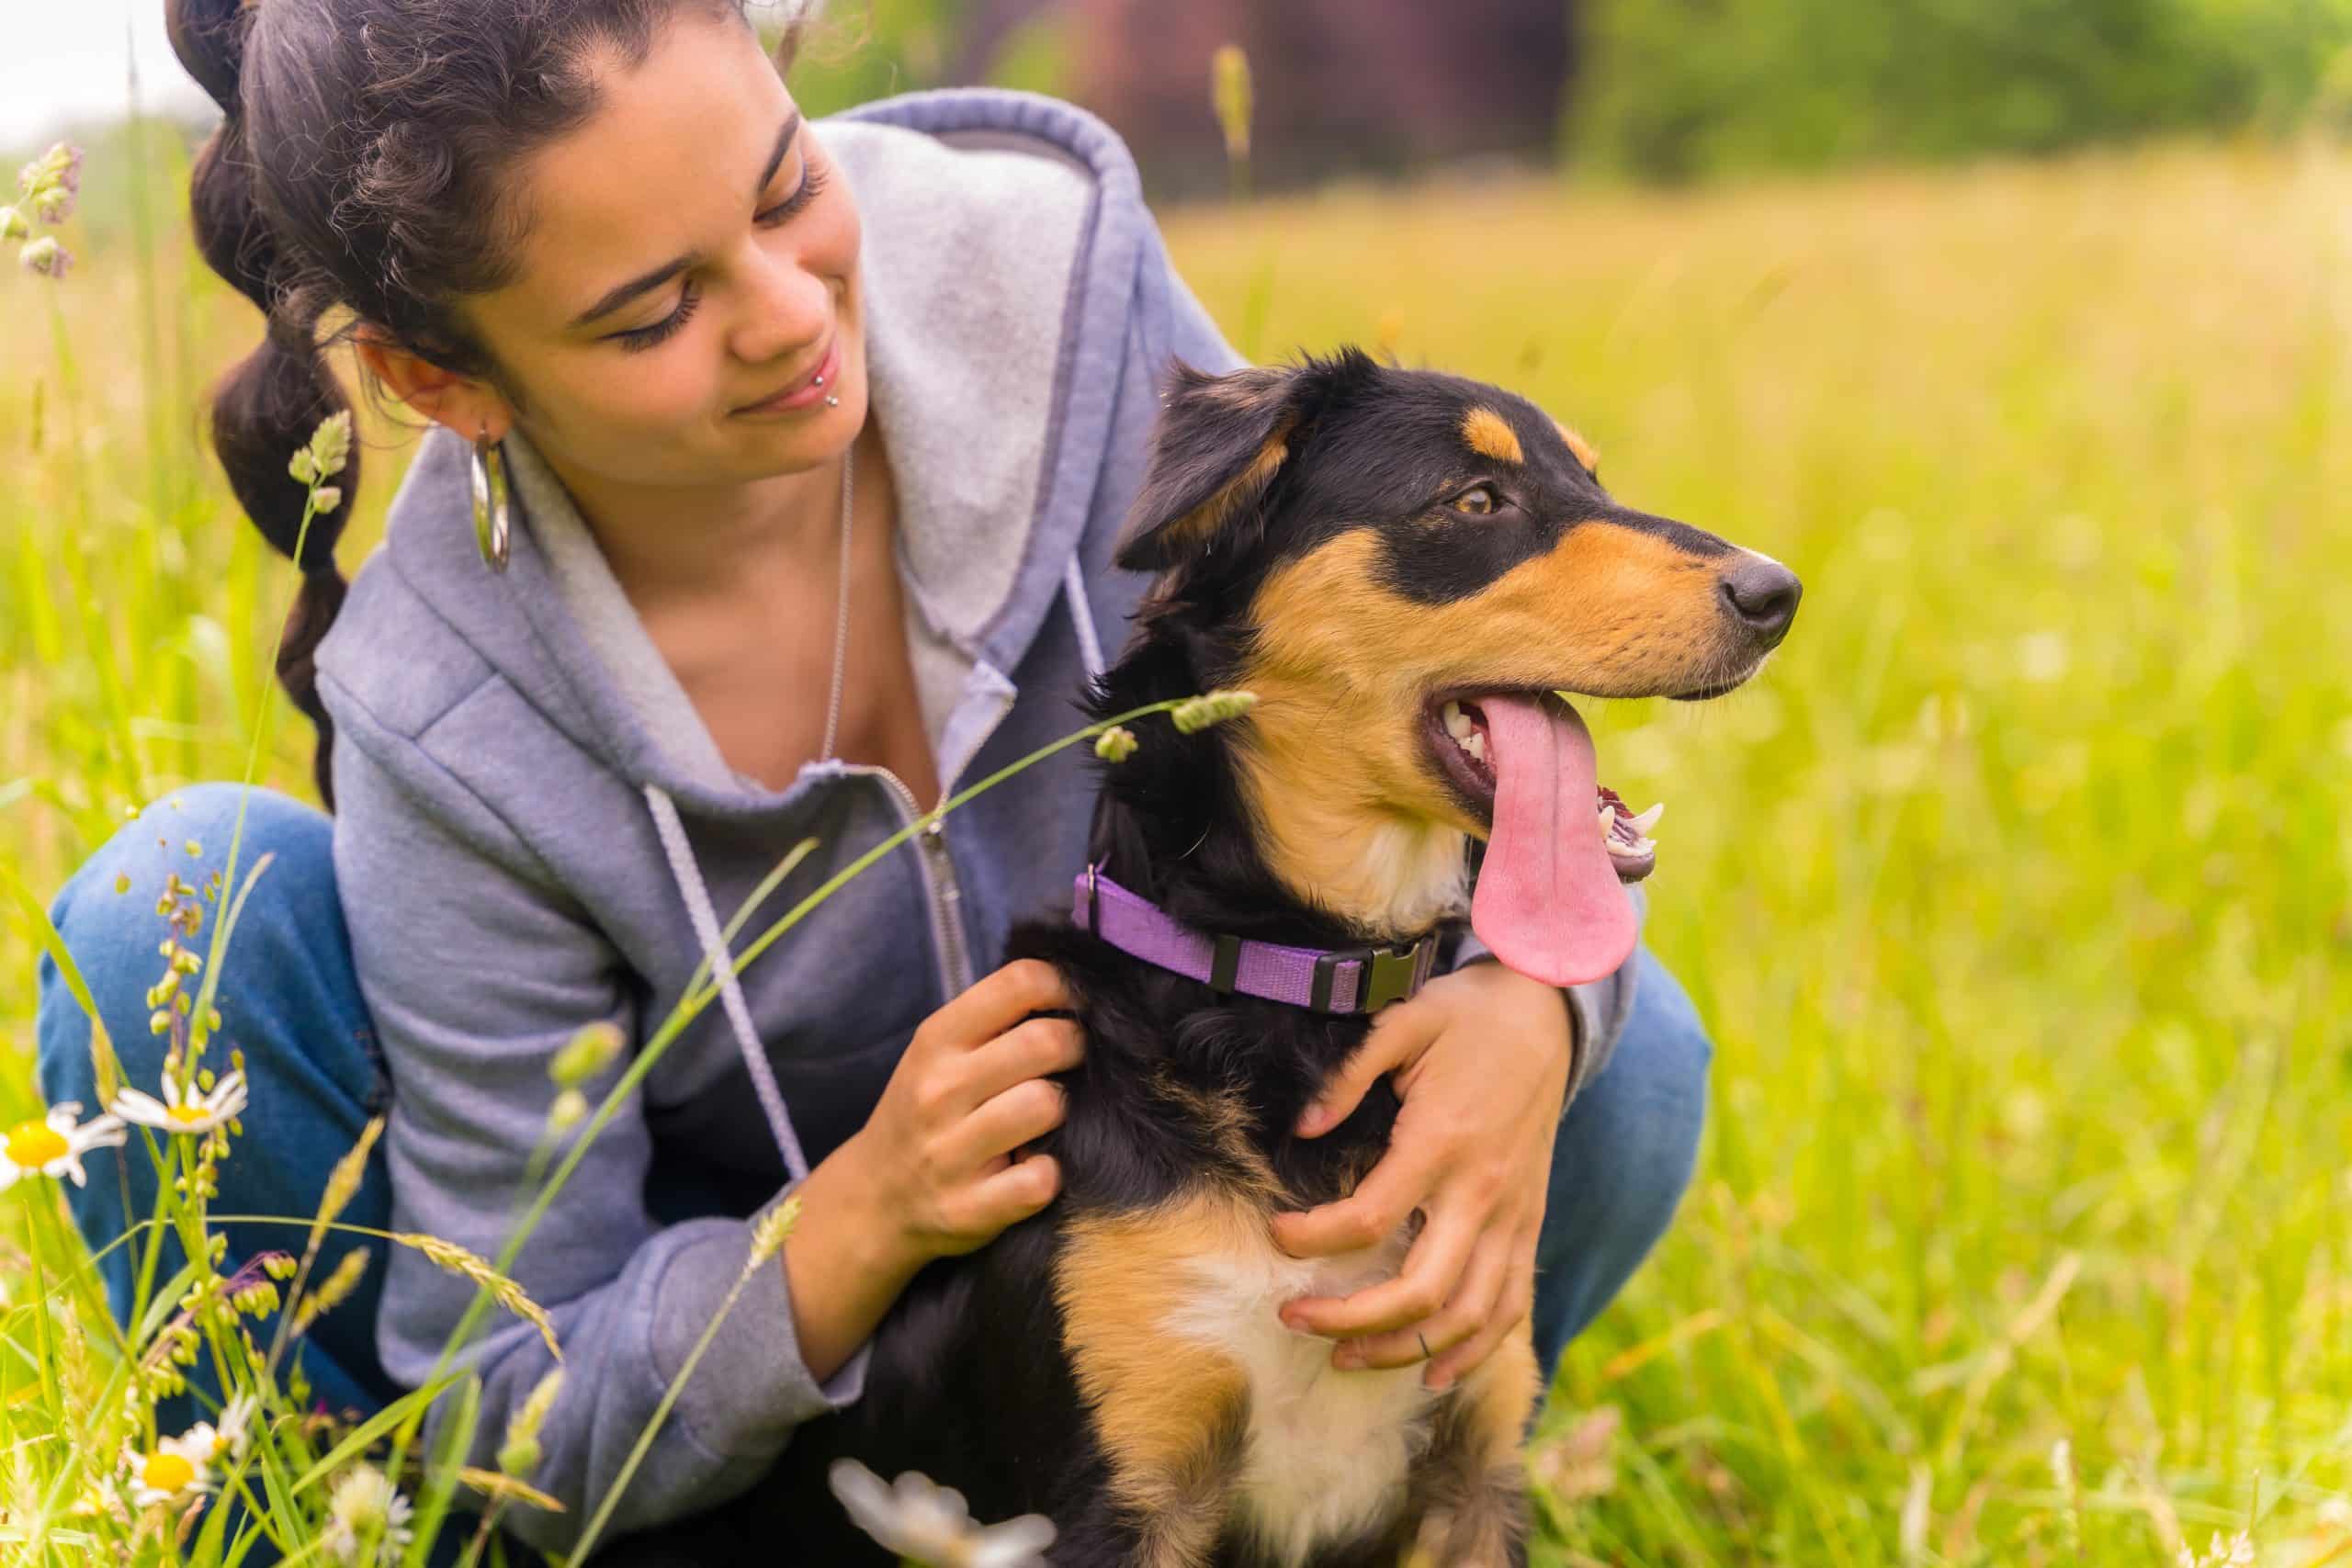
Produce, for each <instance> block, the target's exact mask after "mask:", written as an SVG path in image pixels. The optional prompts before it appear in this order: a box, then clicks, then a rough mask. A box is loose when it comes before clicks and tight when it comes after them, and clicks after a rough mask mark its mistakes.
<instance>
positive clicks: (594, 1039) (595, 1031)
mask: <svg viewBox="0 0 2352 1568" xmlns="http://www.w3.org/2000/svg"><path fill="white" fill-rule="evenodd" d="M627 1043H628V1041H627V1039H626V1038H624V1037H623V1035H622V1034H621V1026H620V1025H619V1024H617V1023H615V1022H613V1021H611V1020H610V1019H599V1020H597V1021H595V1022H594V1023H591V1024H588V1025H586V1026H584V1027H583V1028H582V1030H581V1031H580V1032H579V1033H577V1034H575V1035H573V1036H572V1037H571V1042H570V1043H568V1044H566V1045H565V1046H564V1048H563V1049H562V1050H560V1051H558V1052H557V1053H556V1054H555V1059H554V1060H553V1061H551V1062H549V1063H548V1077H550V1078H552V1079H553V1080H554V1081H555V1083H556V1086H557V1087H558V1088H560V1089H578V1088H579V1087H580V1086H581V1085H582V1084H584V1083H586V1082H587V1081H588V1080H589V1079H591V1078H593V1077H595V1076H596V1075H597V1074H599V1073H601V1072H603V1071H604V1070H605V1068H606V1067H609V1066H612V1065H613V1063H614V1062H615V1061H616V1060H617V1059H618V1058H619V1056H620V1054H621V1047H622V1046H623V1045H625V1044H627Z"/></svg>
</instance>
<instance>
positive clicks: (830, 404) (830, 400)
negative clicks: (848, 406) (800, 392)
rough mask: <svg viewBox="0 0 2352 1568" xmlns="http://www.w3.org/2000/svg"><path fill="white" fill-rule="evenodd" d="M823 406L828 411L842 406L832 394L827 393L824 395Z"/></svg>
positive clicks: (840, 401)
mask: <svg viewBox="0 0 2352 1568" xmlns="http://www.w3.org/2000/svg"><path fill="white" fill-rule="evenodd" d="M825 406H826V407H827V408H829V409H837V408H839V407H841V406H842V400H840V399H839V398H837V397H835V396H833V395H832V393H831V392H827V393H826V394H825Z"/></svg>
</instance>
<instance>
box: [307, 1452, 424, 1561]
mask: <svg viewBox="0 0 2352 1568" xmlns="http://www.w3.org/2000/svg"><path fill="white" fill-rule="evenodd" d="M410 1512H411V1509H410V1507H409V1501H408V1499H407V1498H405V1497H403V1496H401V1495H400V1492H399V1490H398V1489H397V1488H396V1487H394V1486H393V1485H392V1483H391V1482H390V1480H388V1479H387V1478H386V1477H385V1475H384V1472H382V1471H380V1470H378V1469H377V1468H376V1467H375V1466H374V1465H372V1464H356V1465H354V1466H352V1467H351V1468H350V1469H349V1470H346V1471H345V1472H343V1476H342V1479H340V1480H338V1481H337V1482H336V1483H334V1494H333V1495H331V1496H329V1498H328V1499H327V1513H328V1515H329V1522H328V1525H327V1532H326V1533H327V1550H328V1551H330V1552H332V1553H333V1554H334V1555H335V1556H336V1557H338V1558H340V1559H342V1560H343V1561H344V1562H355V1561H356V1560H357V1558H358V1556H359V1551H360V1548H361V1546H362V1545H363V1544H364V1543H365V1542H366V1540H368V1532H369V1531H370V1530H374V1531H376V1532H378V1533H377V1537H376V1539H377V1541H378V1543H379V1545H380V1546H382V1547H385V1548H389V1549H390V1552H391V1553H398V1552H400V1551H406V1550H407V1548H408V1542H409V1523H408V1519H409V1514H410Z"/></svg>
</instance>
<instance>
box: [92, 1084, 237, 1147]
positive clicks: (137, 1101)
mask: <svg viewBox="0 0 2352 1568" xmlns="http://www.w3.org/2000/svg"><path fill="white" fill-rule="evenodd" d="M244 1109H245V1075H244V1074H243V1073H233V1072H232V1073H231V1074H230V1075H229V1076H228V1077H224V1078H222V1079H220V1082H218V1083H216V1084H214V1085H213V1086H212V1092H210V1093H209V1094H207V1093H204V1092H203V1091H201V1090H199V1089H197V1088H196V1086H195V1085H193V1084H183V1083H181V1082H179V1081H178V1080H177V1079H175V1078H173V1077H169V1076H168V1075H166V1076H165V1077H164V1098H163V1099H161V1100H157V1099H156V1098H155V1097H154V1096H153V1095H152V1094H148V1093H145V1092H143V1091H142V1090H140V1089H123V1090H121V1091H120V1092H119V1093H118V1094H117V1095H116V1096H115V1097H114V1103H113V1104H112V1105H109V1106H107V1110H108V1111H112V1112H114V1114H115V1115H117V1116H119V1117H121V1118H122V1119H123V1120H124V1121H125V1122H136V1123H138V1124H139V1125H140V1126H141V1127H153V1128H155V1129H157V1130H158V1131H160V1132H164V1133H209V1132H210V1131H212V1129H214V1128H215V1127H218V1126H220V1125H221V1124H222V1123H223V1122H229V1121H231V1120H232V1119H234V1118H235V1117H236V1116H238V1115H239V1114H241V1113H242V1112H243V1111H244Z"/></svg>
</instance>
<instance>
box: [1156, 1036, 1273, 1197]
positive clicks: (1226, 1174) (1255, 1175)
mask: <svg viewBox="0 0 2352 1568" xmlns="http://www.w3.org/2000/svg"><path fill="white" fill-rule="evenodd" d="M1151 1091H1152V1093H1153V1094H1155V1095H1157V1096H1159V1098H1160V1099H1161V1100H1165V1101H1166V1102H1167V1103H1168V1104H1170V1105H1171V1106H1174V1107H1175V1108H1176V1109H1177V1110H1178V1111H1182V1113H1183V1115H1184V1117H1185V1119H1186V1120H1187V1121H1189V1122H1191V1123H1192V1125H1193V1131H1195V1132H1196V1133H1198V1134H1200V1135H1201V1137H1202V1138H1203V1139H1204V1140H1205V1141H1206V1142H1207V1144H1208V1145H1209V1146H1210V1147H1212V1148H1214V1149H1215V1150H1216V1155H1217V1158H1218V1160H1219V1161H1220V1162H1222V1166H1223V1168H1222V1169H1220V1170H1219V1171H1218V1172H1217V1173H1216V1174H1217V1175H1218V1176H1220V1177H1222V1178H1223V1179H1226V1180H1227V1181H1229V1182H1231V1183H1232V1185H1233V1188H1234V1191H1235V1195H1236V1196H1237V1197H1239V1198H1241V1199H1243V1200H1245V1201H1250V1202H1254V1203H1259V1204H1272V1203H1273V1202H1274V1201H1276V1200H1278V1199H1280V1198H1281V1197H1282V1196H1283V1184H1282V1182H1281V1181H1280V1180H1279V1179H1276V1177H1275V1176H1274V1168H1273V1167H1272V1166H1271V1165H1268V1164H1267V1163H1266V1156H1264V1155H1263V1154H1261V1153H1260V1152H1259V1149H1258V1145H1256V1144H1254V1143H1252V1142H1251V1141H1250V1134H1251V1133H1253V1132H1255V1131H1256V1130H1257V1123H1256V1121H1255V1119H1254V1118H1252V1117H1251V1116H1250V1108H1249V1106H1248V1105H1246V1104H1245V1103H1243V1101H1242V1099H1241V1097H1240V1096H1239V1095H1238V1094H1235V1093H1233V1092H1232V1091H1231V1090H1224V1091H1217V1090H1212V1089H1195V1088H1193V1086H1192V1085H1190V1084H1187V1083H1185V1082H1183V1081H1182V1080H1181V1079H1179V1078H1178V1077H1176V1076H1175V1075H1174V1074H1173V1073H1171V1072H1170V1071H1168V1070H1167V1069H1166V1068H1165V1067H1162V1068H1160V1069H1159V1070H1158V1071H1156V1072H1155V1073H1153V1074H1152V1077H1151Z"/></svg>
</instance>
